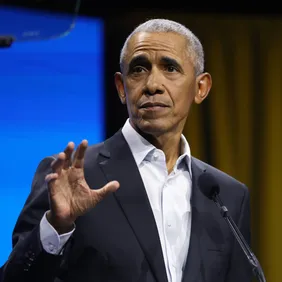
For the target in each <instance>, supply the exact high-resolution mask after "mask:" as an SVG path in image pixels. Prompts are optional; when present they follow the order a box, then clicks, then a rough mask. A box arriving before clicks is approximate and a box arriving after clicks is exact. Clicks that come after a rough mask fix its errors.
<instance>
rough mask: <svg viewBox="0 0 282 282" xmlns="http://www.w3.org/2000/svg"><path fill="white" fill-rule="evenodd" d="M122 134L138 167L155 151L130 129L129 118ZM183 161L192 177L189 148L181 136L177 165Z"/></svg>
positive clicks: (153, 147)
mask: <svg viewBox="0 0 282 282" xmlns="http://www.w3.org/2000/svg"><path fill="white" fill-rule="evenodd" d="M122 134H123V136H124V138H125V140H126V142H127V143H128V146H129V148H130V150H131V152H132V154H133V157H134V159H135V162H136V164H137V166H138V167H139V165H140V164H141V163H142V161H143V160H144V159H145V158H146V156H147V155H148V154H149V153H150V152H152V151H154V150H155V149H157V148H156V147H155V146H154V145H152V144H151V143H150V142H148V141H147V140H146V139H145V138H144V137H143V136H141V135H140V134H139V133H138V132H137V131H136V130H135V129H134V128H133V127H132V125H131V124H130V122H129V118H128V119H127V120H126V122H125V124H124V126H123V127H122ZM183 159H184V161H185V162H186V165H187V166H188V170H189V173H190V175H192V170H191V151H190V146H189V144H188V142H187V140H186V138H185V136H184V135H183V134H182V135H181V156H180V157H179V158H178V160H177V164H179V163H180V162H181V161H182V160H183Z"/></svg>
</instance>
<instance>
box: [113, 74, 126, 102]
mask: <svg viewBox="0 0 282 282" xmlns="http://www.w3.org/2000/svg"><path fill="white" fill-rule="evenodd" d="M115 85H116V89H117V92H118V96H119V98H120V101H121V103H122V104H126V97H125V91H124V90H125V89H124V84H123V76H122V73H120V72H116V73H115Z"/></svg>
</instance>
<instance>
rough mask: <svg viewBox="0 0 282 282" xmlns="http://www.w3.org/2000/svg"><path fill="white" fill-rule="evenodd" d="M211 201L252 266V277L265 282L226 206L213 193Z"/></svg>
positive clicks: (258, 265)
mask: <svg viewBox="0 0 282 282" xmlns="http://www.w3.org/2000/svg"><path fill="white" fill-rule="evenodd" d="M212 200H213V201H214V202H215V204H216V205H217V207H218V208H219V209H220V213H221V215H222V217H223V218H224V219H225V220H226V222H227V223H228V225H229V227H230V229H231V231H232V232H233V234H234V236H235V237H236V239H237V241H238V243H239V244H240V246H241V248H242V250H243V251H244V253H245V255H246V256H247V258H248V261H249V263H250V264H251V266H252V271H253V274H254V276H255V277H256V278H257V279H258V281H259V282H266V279H265V276H264V274H263V270H262V268H261V265H260V263H259V261H258V259H257V258H256V256H255V254H254V253H253V252H252V251H251V249H250V247H249V246H248V243H247V242H246V240H245V239H244V237H243V235H242V233H241V232H240V230H239V228H238V227H237V225H236V224H235V222H234V221H233V219H232V217H231V216H230V215H229V214H228V209H227V207H226V206H224V204H223V202H222V201H221V199H220V197H219V195H218V193H215V194H214V195H213V197H212Z"/></svg>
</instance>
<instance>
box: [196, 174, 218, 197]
mask: <svg viewBox="0 0 282 282" xmlns="http://www.w3.org/2000/svg"><path fill="white" fill-rule="evenodd" d="M198 186H199V188H200V190H201V191H202V193H203V194H204V195H205V196H206V197H208V198H209V199H212V198H213V196H214V195H216V194H219V191H220V188H219V185H218V183H217V181H216V179H215V177H214V176H213V175H212V174H210V173H208V172H205V173H202V174H201V175H200V176H199V178H198Z"/></svg>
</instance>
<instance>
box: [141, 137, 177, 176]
mask: <svg viewBox="0 0 282 282" xmlns="http://www.w3.org/2000/svg"><path fill="white" fill-rule="evenodd" d="M142 135H143V137H144V138H145V139H147V140H148V141H149V142H150V143H151V144H153V145H154V146H155V147H156V148H158V149H160V150H162V151H163V152H164V154H165V158H166V165H167V169H168V172H169V173H170V172H171V171H172V169H173V167H174V165H175V163H176V161H177V159H178V157H179V156H180V154H181V133H175V132H172V133H171V132H170V133H165V134H162V135H159V136H153V135H146V134H142Z"/></svg>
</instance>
